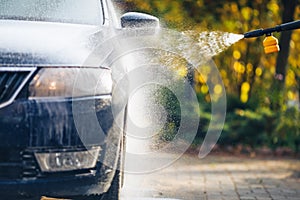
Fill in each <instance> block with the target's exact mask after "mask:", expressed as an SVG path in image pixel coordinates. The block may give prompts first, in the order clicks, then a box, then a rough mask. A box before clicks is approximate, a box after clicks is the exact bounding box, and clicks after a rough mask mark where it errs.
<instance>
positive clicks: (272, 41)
mask: <svg viewBox="0 0 300 200" xmlns="http://www.w3.org/2000/svg"><path fill="white" fill-rule="evenodd" d="M299 28H300V20H297V21H293V22H289V23H285V24H281V25H278V26H275V27H273V28H267V29H258V30H254V31H250V32H248V33H245V34H244V38H253V37H260V36H263V35H266V36H267V37H266V39H265V40H264V42H263V45H264V49H265V53H266V54H269V53H274V52H279V51H280V47H279V45H278V40H277V38H275V37H274V36H273V35H272V33H274V32H282V31H290V30H294V29H299Z"/></svg>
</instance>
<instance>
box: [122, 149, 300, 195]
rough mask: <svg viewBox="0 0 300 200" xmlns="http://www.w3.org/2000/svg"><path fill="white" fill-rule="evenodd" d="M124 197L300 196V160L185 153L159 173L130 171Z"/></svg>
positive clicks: (127, 175)
mask: <svg viewBox="0 0 300 200" xmlns="http://www.w3.org/2000/svg"><path fill="white" fill-rule="evenodd" d="M160 156H166V157H167V156H168V154H165V155H160ZM122 199H123V200H131V199H147V200H148V199H156V200H157V199H169V200H170V199H184V200H185V199H186V200H201V199H203V200H222V199H223V200H235V199H237V200H238V199H240V200H281V199H282V200H286V199H287V200H296V199H299V200H300V161H299V160H295V159H283V158H281V159H275V158H242V157H231V156H208V157H207V158H205V159H202V160H200V159H198V157H197V156H194V155H184V156H182V157H181V158H180V159H179V160H177V161H176V162H175V163H173V164H172V165H171V166H169V167H167V168H165V169H162V170H159V171H157V172H155V173H150V174H144V175H134V174H126V177H125V187H124V188H123V190H122Z"/></svg>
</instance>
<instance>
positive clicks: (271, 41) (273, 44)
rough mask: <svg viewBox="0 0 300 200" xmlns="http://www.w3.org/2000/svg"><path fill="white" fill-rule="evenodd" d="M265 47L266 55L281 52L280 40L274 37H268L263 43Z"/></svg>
mask: <svg viewBox="0 0 300 200" xmlns="http://www.w3.org/2000/svg"><path fill="white" fill-rule="evenodd" d="M263 45H264V48H265V53H266V54H269V53H275V52H279V51H280V47H279V45H278V40H277V38H276V37H274V36H267V37H266V38H265V40H264V41H263Z"/></svg>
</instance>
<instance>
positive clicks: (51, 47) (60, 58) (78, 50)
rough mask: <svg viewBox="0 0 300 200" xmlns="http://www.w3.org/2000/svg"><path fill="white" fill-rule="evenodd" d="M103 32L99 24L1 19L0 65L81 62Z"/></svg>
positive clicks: (101, 38)
mask: <svg viewBox="0 0 300 200" xmlns="http://www.w3.org/2000/svg"><path fill="white" fill-rule="evenodd" d="M104 32H105V31H104V29H103V27H101V26H92V25H79V24H67V23H52V22H35V21H34V22H33V21H18V20H0V63H1V64H0V65H2V66H7V65H21V66H28V65H35V66H38V65H40V66H61V65H64V66H74V65H75V66H82V65H84V64H85V63H86V62H87V59H88V58H89V56H90V55H91V53H92V52H93V49H95V47H96V46H97V45H99V44H101V40H103V38H105V33H104Z"/></svg>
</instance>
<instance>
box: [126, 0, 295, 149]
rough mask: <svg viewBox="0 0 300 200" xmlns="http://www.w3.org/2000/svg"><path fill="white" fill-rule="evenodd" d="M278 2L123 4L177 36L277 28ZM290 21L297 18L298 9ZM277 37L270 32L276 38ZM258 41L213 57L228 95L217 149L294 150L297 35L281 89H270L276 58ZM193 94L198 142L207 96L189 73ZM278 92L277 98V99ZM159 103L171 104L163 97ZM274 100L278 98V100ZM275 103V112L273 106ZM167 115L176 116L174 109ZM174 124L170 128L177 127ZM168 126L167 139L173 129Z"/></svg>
mask: <svg viewBox="0 0 300 200" xmlns="http://www.w3.org/2000/svg"><path fill="white" fill-rule="evenodd" d="M283 1H284V0H282V1H280V0H251V1H250V0H238V1H237V0H228V1H213V0H125V2H126V6H125V7H127V8H129V9H130V10H136V11H142V12H146V13H150V14H153V15H155V16H157V17H159V18H160V19H161V21H162V24H163V25H164V26H166V27H169V28H174V29H177V30H179V31H183V30H184V31H186V30H194V31H198V32H201V31H206V30H219V31H224V32H232V33H245V32H248V31H250V30H254V29H258V28H267V27H272V26H275V25H277V24H280V23H281V19H282V13H283V9H284V6H283ZM295 10H296V11H295V16H294V18H295V19H300V5H297V6H296V9H295ZM279 35H280V33H275V36H277V37H278V36H279ZM263 39H264V38H254V39H248V40H242V41H240V42H238V43H236V44H234V45H233V46H232V47H231V48H230V49H228V50H226V51H224V52H223V53H221V54H220V55H218V56H216V57H214V62H215V63H216V65H217V66H218V68H219V71H220V73H221V76H222V78H223V82H224V85H225V87H226V92H227V96H228V100H227V105H228V108H227V119H226V124H225V128H224V131H223V133H222V136H221V139H220V144H224V145H226V144H230V145H235V144H239V143H243V144H247V145H251V146H253V147H256V146H265V145H268V146H270V147H272V148H276V147H278V146H288V147H290V148H292V149H293V150H295V151H299V150H300V149H299V148H300V146H299V145H300V136H299V135H300V123H299V119H300V112H299V93H300V30H295V31H294V32H293V34H292V39H291V42H290V55H289V58H288V66H287V74H286V80H285V83H284V87H283V88H282V89H281V90H279V91H278V90H274V84H276V83H275V80H274V76H275V71H276V70H275V66H276V57H277V54H271V55H265V54H264V52H263V47H262V41H263ZM194 81H195V90H196V92H197V93H198V97H199V101H201V102H207V105H206V104H205V103H200V109H201V112H202V113H201V115H200V116H201V120H200V128H199V130H198V134H197V136H198V138H197V140H199V138H203V136H204V135H205V131H206V128H207V126H208V124H209V120H210V115H209V112H210V107H209V101H210V99H209V93H208V90H207V86H206V84H205V81H203V80H202V79H201V76H199V74H197V73H195V77H194ZM277 93H279V94H277ZM168 98H171V99H165V101H172V98H174V97H168ZM279 98H280V99H279ZM275 102H279V103H280V107H279V108H278V107H274V106H273V104H274V103H275ZM171 110H172V109H170V112H171V113H172V114H173V116H176V117H175V118H176V120H175V121H177V122H178V119H177V118H178V115H180V114H181V113H177V114H176V112H177V111H178V109H175V110H173V111H171ZM177 122H176V123H177ZM176 123H173V124H170V125H169V126H170V127H169V129H168V130H171V131H169V132H168V133H167V134H166V135H168V136H167V138H169V139H170V138H172V137H170V135H171V133H170V132H172V130H173V131H176V128H175V127H176V126H177V125H178V124H176Z"/></svg>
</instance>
